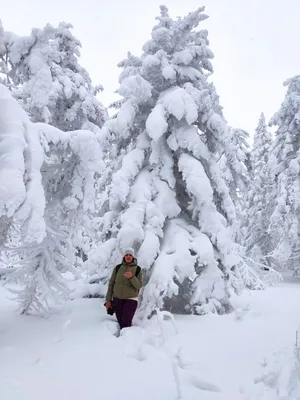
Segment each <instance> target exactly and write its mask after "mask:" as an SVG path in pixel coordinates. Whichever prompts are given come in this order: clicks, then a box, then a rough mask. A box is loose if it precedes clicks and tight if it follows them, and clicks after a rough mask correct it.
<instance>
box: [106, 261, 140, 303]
mask: <svg viewBox="0 0 300 400" xmlns="http://www.w3.org/2000/svg"><path fill="white" fill-rule="evenodd" d="M137 267H138V265H137V263H136V259H134V260H133V262H132V263H130V264H126V263H125V261H123V262H122V264H121V266H120V268H119V269H118V273H116V268H117V267H115V268H114V270H113V272H112V274H111V278H110V280H109V284H108V289H107V294H106V301H112V298H113V297H117V298H118V299H130V298H134V297H137V296H138V294H139V290H140V289H141V287H142V286H143V284H142V271H141V270H140V272H139V274H138V275H137V276H135V273H136V269H137ZM129 268H131V270H132V273H133V277H132V278H131V279H128V278H126V277H125V276H124V274H125V272H127V271H129Z"/></svg>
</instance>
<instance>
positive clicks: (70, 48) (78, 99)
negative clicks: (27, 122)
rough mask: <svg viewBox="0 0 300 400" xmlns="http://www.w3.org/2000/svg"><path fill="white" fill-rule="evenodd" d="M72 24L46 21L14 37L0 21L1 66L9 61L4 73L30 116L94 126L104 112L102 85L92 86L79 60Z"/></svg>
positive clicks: (68, 127) (68, 125) (73, 126)
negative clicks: (100, 96)
mask: <svg viewBox="0 0 300 400" xmlns="http://www.w3.org/2000/svg"><path fill="white" fill-rule="evenodd" d="M71 28H72V25H71V24H67V23H64V22H62V23H60V24H59V25H58V27H57V28H54V27H52V26H51V25H49V24H48V25H46V27H45V28H44V29H33V30H32V33H31V35H30V36H25V37H23V36H21V37H17V36H12V35H9V34H5V32H4V31H3V29H2V30H1V27H0V56H1V48H2V46H1V42H2V43H3V41H4V42H5V43H6V53H5V61H6V64H5V63H4V61H2V64H3V68H2V69H4V66H5V65H7V63H9V66H10V69H9V71H8V74H7V76H8V79H10V80H12V81H13V82H14V84H15V86H16V87H17V89H15V90H14V91H13V93H14V96H15V97H16V98H17V99H18V100H19V101H20V103H21V104H22V105H23V107H24V108H25V110H26V111H27V112H28V113H29V115H30V116H31V120H32V121H34V122H46V123H50V124H51V125H54V126H55V127H57V128H59V129H61V130H63V131H72V130H77V129H89V130H93V131H95V132H97V131H98V130H99V128H100V127H101V126H102V125H103V123H104V122H105V121H106V119H107V118H108V115H107V111H106V109H105V107H104V106H103V104H102V103H101V102H100V101H99V100H98V99H97V94H98V93H99V91H100V90H102V87H101V86H97V87H94V86H93V85H92V82H91V78H90V76H89V74H88V72H87V71H86V70H85V69H84V68H83V67H82V66H81V65H80V64H79V62H78V59H79V57H80V47H81V44H80V42H79V40H78V39H77V38H76V37H74V36H73V34H72V32H71ZM1 37H3V38H4V39H1ZM2 50H3V49H2ZM6 69H7V68H6Z"/></svg>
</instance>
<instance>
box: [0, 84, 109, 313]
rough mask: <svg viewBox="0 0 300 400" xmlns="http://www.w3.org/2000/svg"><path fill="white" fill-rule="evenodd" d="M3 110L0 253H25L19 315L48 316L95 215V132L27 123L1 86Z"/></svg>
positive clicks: (63, 291) (63, 293)
mask: <svg viewBox="0 0 300 400" xmlns="http://www.w3.org/2000/svg"><path fill="white" fill-rule="evenodd" d="M0 105H1V107H0V108H1V111H0V186H1V188H2V190H1V193H0V230H1V231H0V233H1V235H0V236H1V242H0V247H1V248H2V249H3V248H4V249H6V251H9V249H12V254H15V251H16V250H18V251H19V252H21V253H22V256H23V260H22V262H21V261H20V264H21V265H22V267H21V268H20V269H19V270H18V272H17V273H15V274H12V275H11V278H12V279H14V280H15V279H18V280H19V281H20V282H21V283H22V286H23V288H22V289H21V290H18V296H19V299H20V302H21V310H22V312H23V313H28V312H31V311H45V308H46V307H47V306H51V305H52V303H53V298H56V297H57V295H58V294H60V295H61V296H66V295H67V294H68V287H67V282H66V281H65V279H64V278H63V276H62V273H64V272H68V271H73V272H74V270H73V265H74V257H75V254H76V249H75V248H74V244H73V243H72V240H71V239H72V236H73V235H76V230H77V229H79V227H81V224H82V223H83V221H85V218H86V216H89V215H91V214H92V213H95V209H94V203H95V198H96V179H97V178H98V176H99V175H101V174H102V170H103V168H104V164H103V163H102V156H101V148H100V147H99V144H98V140H97V136H96V135H95V134H94V133H93V132H89V131H83V130H79V131H70V132H63V131H60V130H59V129H57V128H54V127H52V126H50V125H46V124H43V123H32V122H30V121H29V118H28V116H27V115H26V113H25V112H24V111H23V110H22V109H21V107H20V105H19V104H18V103H17V101H16V100H15V99H13V98H12V97H11V94H10V92H9V90H8V89H7V88H5V87H4V86H3V85H0Z"/></svg>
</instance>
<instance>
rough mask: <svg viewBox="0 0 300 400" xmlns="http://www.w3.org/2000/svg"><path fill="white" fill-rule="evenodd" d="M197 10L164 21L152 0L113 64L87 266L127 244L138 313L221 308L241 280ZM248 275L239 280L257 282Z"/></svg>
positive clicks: (223, 129) (222, 127)
mask: <svg viewBox="0 0 300 400" xmlns="http://www.w3.org/2000/svg"><path fill="white" fill-rule="evenodd" d="M203 11H204V9H203V8H199V9H198V10H196V11H195V12H192V13H190V14H188V15H187V16H186V17H184V18H178V19H177V20H173V19H171V18H170V16H169V14H168V10H167V8H166V7H165V6H161V15H160V16H159V17H158V18H157V19H158V24H157V25H156V26H155V27H154V28H153V31H152V38H151V39H150V40H149V41H148V42H146V43H145V45H144V46H143V54H142V56H141V57H140V58H138V57H134V56H132V55H131V54H129V56H128V58H127V59H125V60H124V61H123V62H122V63H120V66H121V67H122V68H123V71H122V73H121V75H120V88H119V91H118V92H119V94H120V95H121V96H122V97H123V100H122V101H121V102H119V103H118V106H119V112H118V114H117V115H116V116H115V118H113V119H112V120H111V121H108V122H107V123H106V124H105V125H104V127H103V129H102V137H103V138H104V139H106V140H108V141H109V140H116V145H115V147H114V148H113V151H112V154H111V156H112V157H113V160H112V161H111V163H110V164H109V168H110V172H107V174H108V175H110V174H112V182H111V183H110V184H109V180H108V181H107V185H106V190H104V191H103V193H102V198H101V199H100V203H99V204H100V205H101V209H100V218H99V229H101V232H102V234H103V235H102V240H103V241H104V243H103V244H101V245H99V248H98V249H97V251H96V252H95V253H94V254H92V255H91V259H90V260H89V263H90V265H91V267H95V269H97V270H98V272H100V275H101V276H103V277H105V276H106V277H107V276H108V275H109V274H110V268H111V267H112V266H113V265H115V264H116V263H118V262H119V261H120V258H121V256H122V254H123V251H124V250H125V249H126V248H127V247H133V248H135V250H136V251H137V257H138V260H139V263H140V264H141V265H142V266H143V267H144V269H145V271H144V273H145V276H146V279H145V280H146V282H147V285H146V287H145V290H144V292H143V302H142V307H141V312H143V313H144V315H149V314H150V313H151V312H152V311H153V310H154V309H155V307H157V306H159V307H161V306H164V307H166V308H169V309H172V310H174V311H180V312H194V313H197V314H202V313H206V312H209V311H214V312H219V313H222V312H226V311H227V310H229V309H230V301H229V296H230V289H231V288H233V287H234V288H236V289H237V288H240V287H241V286H243V285H245V281H244V280H243V278H244V276H242V275H241V274H243V272H244V271H243V269H242V268H240V261H241V260H240V258H239V256H238V255H237V254H236V246H235V244H234V242H233V241H232V239H231V232H230V230H229V225H231V224H232V223H233V221H234V220H235V218H236V212H235V207H234V204H233V201H232V199H231V197H230V193H229V189H228V187H227V185H226V182H225V180H224V179H223V177H222V175H221V173H220V168H219V165H218V162H219V160H220V157H221V156H222V154H225V156H226V159H227V164H226V165H227V167H226V168H228V165H231V168H232V169H233V170H236V171H241V170H242V166H241V162H240V160H239V159H238V157H237V153H236V147H235V146H234V145H233V142H232V138H231V134H230V132H229V127H228V126H227V124H226V122H225V121H224V118H223V116H222V113H221V107H220V105H219V103H218V97H217V95H216V92H215V89H214V87H213V85H212V84H210V83H208V81H207V78H208V75H209V74H210V73H211V72H212V65H211V61H210V60H211V59H212V58H213V53H212V52H211V50H210V49H209V48H208V39H207V31H206V30H196V28H197V27H198V25H199V23H200V22H201V21H203V20H205V19H206V18H207V16H206V15H205V14H204V13H203ZM109 168H108V169H109ZM104 186H105V185H104ZM99 270H100V271H99ZM252 276H253V279H252V280H251V279H250V280H248V281H247V285H249V286H253V285H256V284H257V283H258V281H257V280H256V277H255V274H254V275H252ZM258 284H259V283H258Z"/></svg>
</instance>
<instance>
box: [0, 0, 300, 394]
mask: <svg viewBox="0 0 300 400" xmlns="http://www.w3.org/2000/svg"><path fill="white" fill-rule="evenodd" d="M51 7H53V8H54V9H55V10H56V7H55V5H54V4H53V5H52V4H51ZM97 7H98V4H97ZM59 11H60V10H59V9H58V8H57V13H59ZM101 12H102V11H101ZM171 12H172V9H171V7H170V13H169V10H168V8H167V7H166V6H160V9H159V10H158V12H157V14H158V16H157V17H156V18H155V15H153V16H151V18H153V29H152V31H150V32H149V34H148V40H147V37H146V38H145V43H144V45H143V46H142V48H141V49H140V52H139V53H138V54H133V53H131V52H128V53H126V52H127V51H128V50H130V47H131V43H124V55H125V54H127V56H126V58H124V59H123V60H122V59H121V60H120V61H119V63H118V67H119V80H118V82H116V85H115V87H116V94H115V95H116V96H115V97H116V100H115V101H114V102H112V104H110V105H109V106H105V105H104V101H103V96H104V94H105V86H106V83H107V84H108V79H109V77H107V79H106V82H105V79H104V80H103V82H101V81H100V82H94V79H93V81H92V79H91V75H90V73H89V72H88V68H87V69H85V67H84V66H83V63H82V61H81V60H82V59H81V52H82V45H81V42H80V38H77V37H76V36H77V35H75V34H74V28H73V26H72V25H71V23H69V22H60V23H59V24H57V25H55V24H53V25H52V24H50V23H51V21H50V23H49V24H47V25H46V26H44V27H43V26H38V27H34V28H33V29H32V31H31V33H30V32H28V35H27V36H22V35H21V36H20V35H19V34H18V32H15V33H13V32H10V31H9V30H6V26H5V25H6V21H5V19H4V18H3V19H2V21H0V371H1V373H0V387H1V399H3V400H39V399H43V400H62V399H64V400H65V399H74V400H87V399H88V400H99V399H101V398H109V399H111V400H119V399H120V398H123V399H129V398H130V399H131V400H140V399H141V397H142V398H143V399H144V400H153V399H157V400H175V399H176V400H199V399H200V398H201V400H212V399H215V400H299V399H300V378H299V377H300V351H299V346H300V342H299V337H300V336H299V332H300V308H299V306H298V304H299V301H300V75H299V76H286V81H285V82H283V85H284V86H285V96H284V97H283V98H282V103H281V106H280V107H279V109H277V110H276V109H274V110H273V117H272V118H271V119H270V120H269V119H268V118H266V117H265V115H267V113H266V110H263V109H262V110H259V111H260V112H261V114H260V117H259V119H258V120H257V125H256V126H257V127H256V129H255V130H254V131H253V132H251V131H249V129H248V131H247V129H245V126H244V127H243V126H232V125H234V124H233V123H232V124H230V123H229V122H228V121H227V118H226V108H224V109H223V107H222V97H219V93H218V87H217V85H215V78H214V53H213V51H214V49H213V48H211V46H210V42H209V39H210V37H209V32H208V31H207V29H205V22H204V21H205V20H207V19H208V15H207V14H206V10H205V8H204V7H200V8H198V9H196V10H195V11H192V12H190V13H188V14H186V15H183V16H181V17H177V16H176V17H173V16H172V14H171ZM268 12H269V10H268ZM246 14H247V13H246ZM122 17H123V16H122ZM47 18H48V14H47ZM247 18H248V14H247ZM225 21H227V20H226V19H225ZM70 22H72V21H70ZM226 23H227V22H226ZM30 24H31V23H30ZM295 34H296V33H295ZM101 40H107V39H106V38H105V39H101ZM118 40H119V37H118ZM143 40H144V39H143ZM220 40H222V38H220ZM274 40H275V39H274ZM83 47H84V46H83ZM237 52H238V50H237ZM228 57H229V56H228ZM237 57H238V55H237ZM282 58H283V57H282ZM104 59H105V56H103V60H104ZM224 62H226V60H224ZM251 62H252V61H251ZM92 66H93V64H92ZM100 75H101V74H100ZM216 75H217V70H216ZM224 79H225V75H224ZM249 79H250V80H251V77H249ZM100 80H101V76H100ZM102 85H103V86H102ZM241 90H243V89H242V88H241ZM258 95H259V94H258ZM264 104H265V103H264ZM243 106H244V104H243ZM271 108H273V106H272V107H271ZM259 109H260V107H259ZM258 115H259V113H257V116H258ZM255 120H256V119H255ZM128 249H129V250H128ZM126 257H129V262H128V263H127V261H126ZM130 257H131V258H130ZM120 263H122V264H120ZM133 263H135V264H134V266H135V268H139V267H140V269H138V271H139V272H138V273H139V274H140V275H137V274H136V273H135V275H134V274H133V273H132V265H133ZM124 264H126V265H125V268H126V269H127V267H128V266H130V267H128V268H129V270H127V271H126V272H125V273H124V271H123V272H122V274H124V275H122V276H121V278H119V279H120V282H121V280H122V279H123V281H122V282H123V283H122V284H123V287H122V290H123V288H124V287H125V289H127V290H128V291H127V293H126V296H124V299H125V300H124V299H123V298H122V297H121V296H120V298H118V297H119V296H118V295H115V294H114V298H113V297H112V300H110V299H108V298H107V296H108V295H107V293H108V292H109V290H110V289H111V293H113V288H115V286H111V282H112V278H111V277H112V276H113V274H114V272H115V271H116V268H115V267H116V266H117V265H118V266H119V267H120V268H122V267H123V266H124ZM127 264H128V265H127ZM113 271H114V272H113ZM117 276H118V275H115V281H114V283H113V285H117V284H119V283H118V282H117ZM139 276H142V278H139ZM125 277H126V279H125ZM127 278H128V279H127ZM129 279H133V280H132V281H131V282H135V283H132V284H131V283H130V281H129ZM139 279H140V280H139ZM141 279H142V280H141ZM124 282H125V283H124ZM128 282H129V283H128ZM120 285H121V284H120ZM126 285H127V286H126ZM130 285H131V286H130ZM138 285H140V286H138ZM128 287H130V288H129V289H128ZM109 288H110V289H109ZM140 288H141V290H140ZM125 289H124V290H125ZM120 290H121V289H120ZM114 293H115V292H114ZM121 293H123V292H121ZM111 296H112V295H111ZM115 300H118V301H120V302H122V301H125V302H126V301H127V302H128V301H129V303H130V301H131V307H133V305H134V307H135V308H134V310H137V312H136V313H135V314H134V312H135V311H133V313H132V314H131V317H132V318H133V315H134V319H133V321H134V323H133V324H132V325H131V321H132V318H131V320H130V321H129V322H130V323H129V324H128V325H123V326H121V324H120V320H119V318H118V315H117V311H116V312H115V314H116V318H117V319H116V318H115V316H114V315H112V314H110V315H107V314H109V312H108V311H109V309H110V308H109V307H108V305H107V304H110V306H111V305H112V304H114V302H115V305H116V303H117V302H116V301H115ZM104 302H105V303H104ZM132 302H133V303H132ZM127 304H128V303H127ZM104 306H105V307H104ZM124 307H125V306H124ZM118 323H119V325H120V326H119V325H118ZM119 328H121V330H120V329H119ZM127 328H129V329H127Z"/></svg>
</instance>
